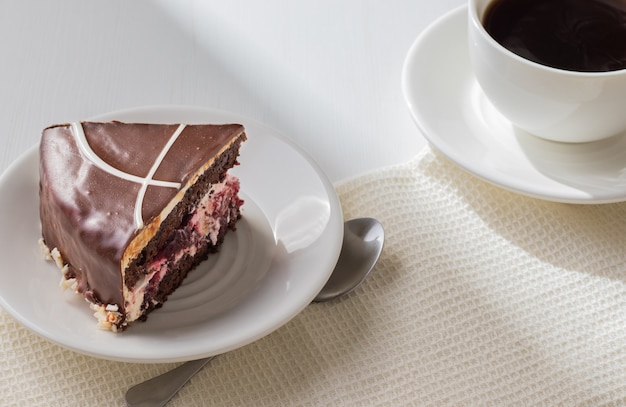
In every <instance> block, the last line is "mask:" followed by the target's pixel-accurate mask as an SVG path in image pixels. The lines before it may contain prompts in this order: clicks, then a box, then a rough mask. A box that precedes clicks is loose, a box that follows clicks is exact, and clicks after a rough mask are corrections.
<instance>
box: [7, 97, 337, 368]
mask: <svg viewBox="0 0 626 407" xmlns="http://www.w3.org/2000/svg"><path fill="white" fill-rule="evenodd" d="M94 120H121V121H128V122H132V121H136V122H152V123H233V122H236V123H242V124H244V125H245V126H246V132H247V134H248V141H247V142H246V143H244V145H243V146H242V148H241V156H240V158H239V161H240V163H241V165H239V166H237V167H236V168H233V170H232V173H233V174H236V175H237V176H238V177H239V179H240V180H241V194H242V197H243V199H244V200H245V203H244V206H243V209H242V210H243V217H242V219H241V220H240V221H239V223H237V231H236V232H235V233H230V234H228V235H227V236H226V240H225V241H224V244H223V245H222V247H221V250H220V251H219V253H216V254H214V255H211V256H210V257H209V259H208V260H206V261H205V262H203V263H202V264H201V265H200V266H198V268H197V269H195V270H193V271H192V272H191V273H190V274H189V276H188V277H187V279H185V281H184V282H183V285H182V286H181V287H180V288H178V289H177V290H176V291H175V292H174V293H173V294H172V295H171V296H170V297H169V299H168V301H167V302H166V303H165V304H164V305H163V308H161V309H158V310H156V311H154V312H153V313H152V314H150V316H149V318H148V320H147V321H146V322H142V323H136V324H134V325H133V326H131V327H129V328H128V329H127V330H126V331H124V332H121V333H118V334H115V333H112V332H108V331H102V330H99V329H98V328H97V327H96V319H95V318H93V316H92V313H93V312H92V311H91V310H90V309H89V306H88V304H87V303H86V302H85V301H84V300H83V299H82V298H81V297H80V296H78V295H75V294H74V293H73V292H71V291H66V292H63V291H62V290H61V288H60V287H59V281H60V279H61V274H60V272H59V270H58V269H57V268H56V266H54V264H52V263H50V262H46V261H44V260H43V256H42V254H41V252H40V250H39V248H38V244H37V241H38V239H39V237H40V236H41V232H40V226H39V206H38V205H39V199H38V183H39V173H38V165H39V154H38V148H37V146H34V147H33V148H32V149H30V150H29V151H28V152H26V153H25V154H24V155H23V156H22V157H20V158H19V159H18V160H16V161H15V162H14V163H13V164H12V165H11V166H10V167H9V168H8V169H7V171H6V172H5V173H4V174H2V176H1V177H0V224H2V229H1V230H0V257H1V258H2V266H1V267H0V280H1V281H2V284H0V306H1V307H2V308H4V309H5V310H6V311H7V312H8V313H9V314H11V315H12V316H13V318H15V319H16V320H17V321H19V322H20V323H21V324H23V325H24V326H26V327H27V328H29V329H31V330H32V331H34V332H36V333H38V334H39V335H41V336H43V337H45V338H47V339H49V340H50V341H53V342H55V343H57V344H59V345H62V346H64V347H66V348H69V349H72V350H74V351H77V352H81V353H84V354H87V355H91V356H95V357H100V358H105V359H112V360H119V361H125V362H144V363H146V362H175V361H184V360H190V359H198V358H201V357H206V356H209V355H216V354H219V353H224V352H227V351H229V350H232V349H235V348H238V347H241V346H244V345H246V344H248V343H251V342H253V341H255V340H257V339H259V338H261V337H263V336H265V335H267V334H269V333H270V332H273V331H274V330H276V329H278V328H279V327H280V326H282V325H284V324H285V323H286V322H287V321H289V320H290V319H291V318H293V317H294V316H296V315H297V314H298V313H299V312H300V311H301V310H302V309H304V308H305V307H306V306H307V305H308V304H310V302H311V300H313V298H314V297H315V296H316V295H317V293H318V292H319V290H320V289H321V288H322V287H323V286H324V284H325V283H326V281H327V280H328V277H329V276H330V274H331V273H332V270H333V268H334V267H335V264H336V262H337V258H338V257H339V251H340V250H341V245H342V241H343V219H342V213H341V206H340V204H339V199H338V197H337V195H336V193H335V190H334V188H333V186H332V184H331V183H330V181H329V180H328V179H327V177H326V176H325V175H324V173H323V172H322V171H321V170H320V169H319V167H318V166H317V165H316V164H315V163H314V162H313V161H312V160H311V159H310V158H308V156H307V155H306V154H305V153H304V152H302V151H301V150H300V149H299V148H298V147H297V146H295V145H293V144H292V143H290V142H289V141H288V140H286V139H284V138H283V137H282V136H281V135H280V134H279V133H277V132H276V131H275V130H273V129H272V128H270V127H268V126H266V125H264V124H262V123H258V122H256V121H254V120H251V119H248V118H246V117H241V116H239V115H237V114H233V113H227V112H221V111H217V110H210V109H204V108H192V107H176V106H163V107H145V108H137V109H131V110H124V111H118V112H114V113H109V114H106V115H102V116H99V117H97V118H95V119H94Z"/></svg>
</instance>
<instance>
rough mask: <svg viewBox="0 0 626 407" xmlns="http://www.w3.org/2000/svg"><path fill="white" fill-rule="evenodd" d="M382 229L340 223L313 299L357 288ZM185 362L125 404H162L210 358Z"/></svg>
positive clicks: (367, 221) (369, 222) (371, 223)
mask: <svg viewBox="0 0 626 407" xmlns="http://www.w3.org/2000/svg"><path fill="white" fill-rule="evenodd" d="M384 239H385V232H384V230H383V227H382V225H381V224H380V222H379V221H377V220H376V219H372V218H358V219H352V220H349V221H347V222H346V223H345V224H344V236H343V246H342V248H341V253H340V255H339V260H338V261H337V265H336V266H335V269H334V270H333V273H332V274H331V276H330V278H329V279H328V282H327V283H326V285H325V286H324V288H322V290H321V291H320V293H319V294H318V295H317V297H315V299H314V300H313V302H322V301H328V300H332V299H334V298H337V297H340V296H342V295H345V294H348V293H349V292H351V291H352V290H354V289H355V288H356V287H358V286H359V285H360V284H361V283H362V282H363V280H365V277H367V275H368V274H369V273H370V271H372V269H373V268H374V265H375V264H376V262H377V261H378V257H380V253H381V252H382V249H383V241H384ZM214 357H215V356H211V357H208V358H204V359H198V360H192V361H190V362H186V363H184V364H182V365H180V366H178V367H177V368H175V369H173V370H170V371H169V372H165V373H163V374H162V375H160V376H157V377H154V378H152V379H149V380H146V381H145V382H142V383H139V384H136V385H135V386H133V387H131V388H130V389H128V391H127V392H126V405H128V406H129V407H148V406H159V407H162V406H164V405H165V404H166V403H167V402H168V401H169V400H170V399H171V398H172V396H174V394H176V393H177V392H178V391H179V390H180V389H181V388H182V387H183V386H184V385H185V383H187V381H188V380H189V379H191V378H192V377H193V376H194V375H195V374H196V373H198V372H199V371H200V369H202V368H203V367H204V365H206V364H207V363H208V362H209V361H210V360H211V359H213V358H214Z"/></svg>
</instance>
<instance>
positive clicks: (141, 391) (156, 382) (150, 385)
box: [126, 356, 215, 407]
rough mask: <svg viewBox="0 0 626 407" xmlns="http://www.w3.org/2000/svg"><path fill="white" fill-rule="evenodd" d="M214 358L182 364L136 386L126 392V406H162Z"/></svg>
mask: <svg viewBox="0 0 626 407" xmlns="http://www.w3.org/2000/svg"><path fill="white" fill-rule="evenodd" d="M214 357H215V356H211V357H208V358H205V359H198V360H192V361H189V362H186V363H183V364H182V365H180V366H178V367H177V368H175V369H173V370H170V371H169V372H165V373H163V374H162V375H160V376H156V377H154V378H152V379H150V380H146V381H145V382H142V383H139V384H136V385H135V386H133V387H131V388H130V389H128V391H127V392H126V405H127V406H129V407H148V406H151V407H152V406H159V407H161V406H164V405H165V404H166V403H167V402H168V401H169V400H170V399H171V398H172V396H174V394H176V393H177V392H178V390H180V389H181V387H183V386H184V385H185V383H187V381H189V379H191V378H192V377H193V376H194V375H195V374H196V373H198V372H199V371H200V369H202V368H203V367H204V365H206V364H207V363H208V362H209V361H210V360H211V359H213V358H214Z"/></svg>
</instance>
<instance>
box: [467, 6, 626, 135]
mask: <svg viewBox="0 0 626 407" xmlns="http://www.w3.org/2000/svg"><path fill="white" fill-rule="evenodd" d="M492 2H493V0H469V12H468V14H469V26H468V27H469V32H468V39H469V55H470V60H471V63H472V67H473V70H474V74H475V76H476V79H477V80H478V83H479V84H480V86H481V88H482V90H483V92H484V93H485V95H486V96H487V97H488V98H489V100H490V101H491V102H492V104H493V105H494V106H495V108H496V109H497V110H498V111H500V113H502V115H504V116H505V117H506V118H507V119H508V120H509V121H510V122H511V123H512V124H513V125H514V126H516V127H518V128H520V129H522V130H525V131H527V132H528V133H531V134H533V135H535V136H538V137H541V138H544V139H548V140H553V141H560V142H590V141H596V140H601V139H604V138H608V137H611V136H615V135H618V134H621V133H624V132H625V131H626V69H622V70H618V71H608V72H576V71H568V70H563V69H556V68H551V67H548V66H546V65H541V64H539V63H536V62H532V61H530V60H527V59H525V58H522V57H520V56H518V55H517V54H515V53H513V52H511V51H509V50H508V49H506V48H505V47H504V46H502V45H500V44H499V43H498V42H497V41H496V40H494V39H493V38H492V37H491V36H490V35H489V33H488V32H487V31H486V30H485V28H484V26H483V24H482V22H481V19H482V18H483V14H484V12H485V10H486V9H487V7H488V5H489V4H490V3H492Z"/></svg>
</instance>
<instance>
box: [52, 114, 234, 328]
mask: <svg viewBox="0 0 626 407" xmlns="http://www.w3.org/2000/svg"><path fill="white" fill-rule="evenodd" d="M245 140H246V134H245V131H244V128H243V126H241V125H239V124H225V125H184V124H180V125H178V124H172V125H164V124H138V123H121V122H108V123H94V122H83V123H72V124H65V125H57V126H52V127H49V128H46V129H45V130H44V131H43V134H42V139H41V145H40V217H41V226H42V236H43V239H42V247H43V248H44V249H46V250H48V253H49V255H50V256H49V258H50V259H53V260H54V261H55V262H56V264H57V266H59V268H60V269H61V270H62V271H63V278H62V285H63V286H65V287H71V288H72V289H73V290H74V291H76V292H77V293H80V294H82V295H84V297H85V298H86V299H87V300H88V301H89V302H90V303H91V307H92V309H93V310H94V311H95V314H94V315H95V316H96V317H97V318H98V320H99V326H100V327H101V328H104V329H110V330H112V331H120V330H123V329H125V328H126V327H127V326H128V324H129V323H131V322H133V321H135V320H145V319H146V317H147V315H148V313H149V312H150V311H152V310H153V309H155V308H158V307H160V306H161V305H162V304H163V302H164V301H165V300H166V299H167V296H168V295H169V294H170V293H172V291H174V290H175V289H176V288H177V287H178V286H180V284H181V283H182V281H183V279H184V278H185V276H186V275H187V273H188V272H189V271H190V270H191V269H193V268H194V267H195V266H197V265H198V264H199V263H200V262H201V261H202V260H204V259H206V257H207V255H208V254H209V253H210V252H213V251H215V250H217V248H218V247H219V245H220V244H221V243H222V241H223V239H224V235H225V233H226V231H227V230H228V229H233V230H234V229H235V223H236V221H237V220H238V219H239V218H240V216H241V215H240V206H241V205H242V203H243V201H242V200H241V199H240V198H239V196H238V192H239V180H238V179H237V178H236V177H234V176H232V175H229V174H227V170H228V169H230V168H231V167H233V166H234V165H236V164H237V157H238V154H239V147H240V145H241V143H242V142H243V141H245Z"/></svg>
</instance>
